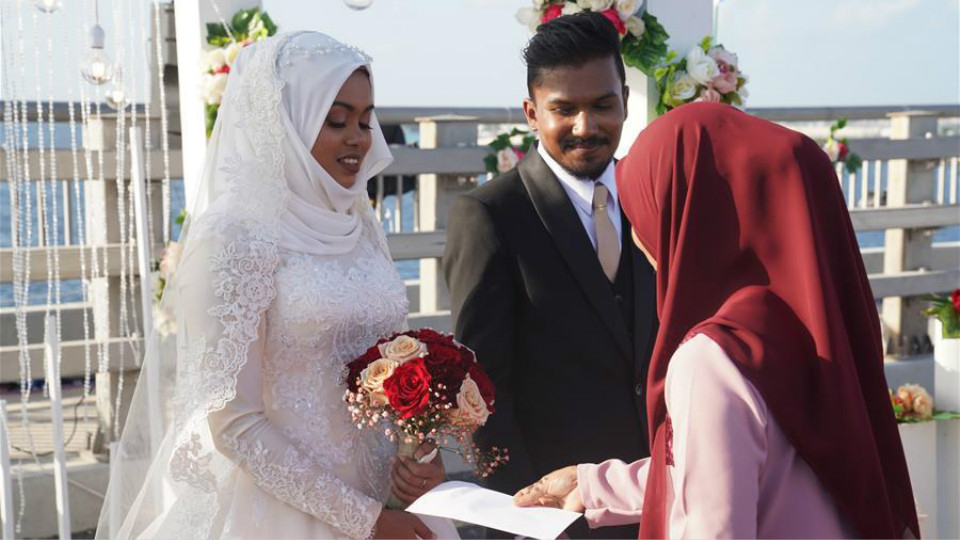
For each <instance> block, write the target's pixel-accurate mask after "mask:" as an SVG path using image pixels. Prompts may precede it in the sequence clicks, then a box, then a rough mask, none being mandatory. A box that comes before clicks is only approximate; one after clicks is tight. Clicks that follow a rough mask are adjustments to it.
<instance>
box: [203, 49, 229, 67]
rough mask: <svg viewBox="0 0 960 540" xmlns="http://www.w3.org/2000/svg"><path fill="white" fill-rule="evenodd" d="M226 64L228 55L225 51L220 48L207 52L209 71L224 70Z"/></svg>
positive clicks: (206, 62) (206, 60)
mask: <svg viewBox="0 0 960 540" xmlns="http://www.w3.org/2000/svg"><path fill="white" fill-rule="evenodd" d="M226 63H227V55H226V53H225V51H224V50H223V49H221V48H219V47H218V48H216V49H210V50H209V51H207V56H206V59H205V64H206V70H207V71H216V70H218V69H220V68H222V67H223V66H224V64H226Z"/></svg>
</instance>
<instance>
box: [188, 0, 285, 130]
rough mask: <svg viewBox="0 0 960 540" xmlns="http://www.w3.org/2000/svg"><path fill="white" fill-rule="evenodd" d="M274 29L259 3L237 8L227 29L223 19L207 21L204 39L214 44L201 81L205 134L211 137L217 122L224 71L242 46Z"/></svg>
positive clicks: (261, 38)
mask: <svg viewBox="0 0 960 540" xmlns="http://www.w3.org/2000/svg"><path fill="white" fill-rule="evenodd" d="M276 33H277V25H275V24H273V20H271V19H270V15H268V14H267V12H266V11H260V8H258V7H254V8H250V9H242V10H240V11H238V12H237V13H236V14H235V15H234V16H233V18H232V19H230V28H229V29H228V28H227V27H226V26H224V25H223V24H222V23H207V43H208V44H210V45H212V46H213V47H214V48H212V49H209V50H208V51H207V55H206V58H205V61H204V67H203V80H202V83H201V87H202V91H201V94H202V97H203V102H204V103H205V104H206V125H207V137H210V134H211V133H212V132H213V126H214V124H215V123H216V122H217V113H218V112H219V111H220V102H221V101H222V100H223V92H224V90H226V88H227V75H229V74H230V67H231V66H232V65H233V62H234V61H235V60H236V59H237V55H238V54H240V49H241V47H246V46H247V45H249V44H251V43H254V42H256V41H262V40H264V39H267V37H269V36H272V35H274V34H276Z"/></svg>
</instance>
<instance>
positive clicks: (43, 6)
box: [33, 0, 63, 13]
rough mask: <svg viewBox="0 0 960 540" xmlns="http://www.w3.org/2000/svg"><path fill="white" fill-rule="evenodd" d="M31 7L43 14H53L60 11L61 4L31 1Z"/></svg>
mask: <svg viewBox="0 0 960 540" xmlns="http://www.w3.org/2000/svg"><path fill="white" fill-rule="evenodd" d="M33 6H34V7H36V8H37V9H39V10H40V11H42V12H44V13H54V12H57V11H60V8H62V7H63V2H61V1H60V0H33Z"/></svg>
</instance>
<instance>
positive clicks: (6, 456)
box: [0, 400, 14, 540]
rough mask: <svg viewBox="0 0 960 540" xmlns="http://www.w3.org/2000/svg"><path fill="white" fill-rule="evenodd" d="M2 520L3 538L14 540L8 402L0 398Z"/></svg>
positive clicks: (0, 512)
mask: <svg viewBox="0 0 960 540" xmlns="http://www.w3.org/2000/svg"><path fill="white" fill-rule="evenodd" d="M0 471H2V473H3V474H2V477H3V485H2V486H0V520H2V521H3V540H13V520H14V517H13V469H12V468H11V467H10V438H9V437H8V436H7V402H6V400H0Z"/></svg>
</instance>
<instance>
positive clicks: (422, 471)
mask: <svg viewBox="0 0 960 540" xmlns="http://www.w3.org/2000/svg"><path fill="white" fill-rule="evenodd" d="M436 449H437V447H436V445H435V444H434V443H433V442H432V441H425V442H423V443H421V444H420V446H418V447H417V449H416V451H414V453H413V459H410V458H404V457H398V458H397V460H396V461H395V462H394V464H393V472H392V473H391V476H392V477H393V494H394V495H396V496H397V498H398V499H400V500H401V501H403V502H405V503H407V504H410V503H412V502H413V501H415V500H417V498H419V497H420V496H421V495H423V494H424V493H426V492H428V491H430V490H431V489H433V488H435V487H437V486H439V485H440V483H441V482H443V479H444V478H445V477H446V474H447V473H446V471H444V470H443V460H442V459H441V458H440V452H439V451H438V452H437V455H436V456H435V457H434V458H433V459H432V460H431V461H428V462H426V463H419V460H420V459H421V458H423V457H424V456H426V455H427V454H429V453H430V452H433V451H434V450H436Z"/></svg>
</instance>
